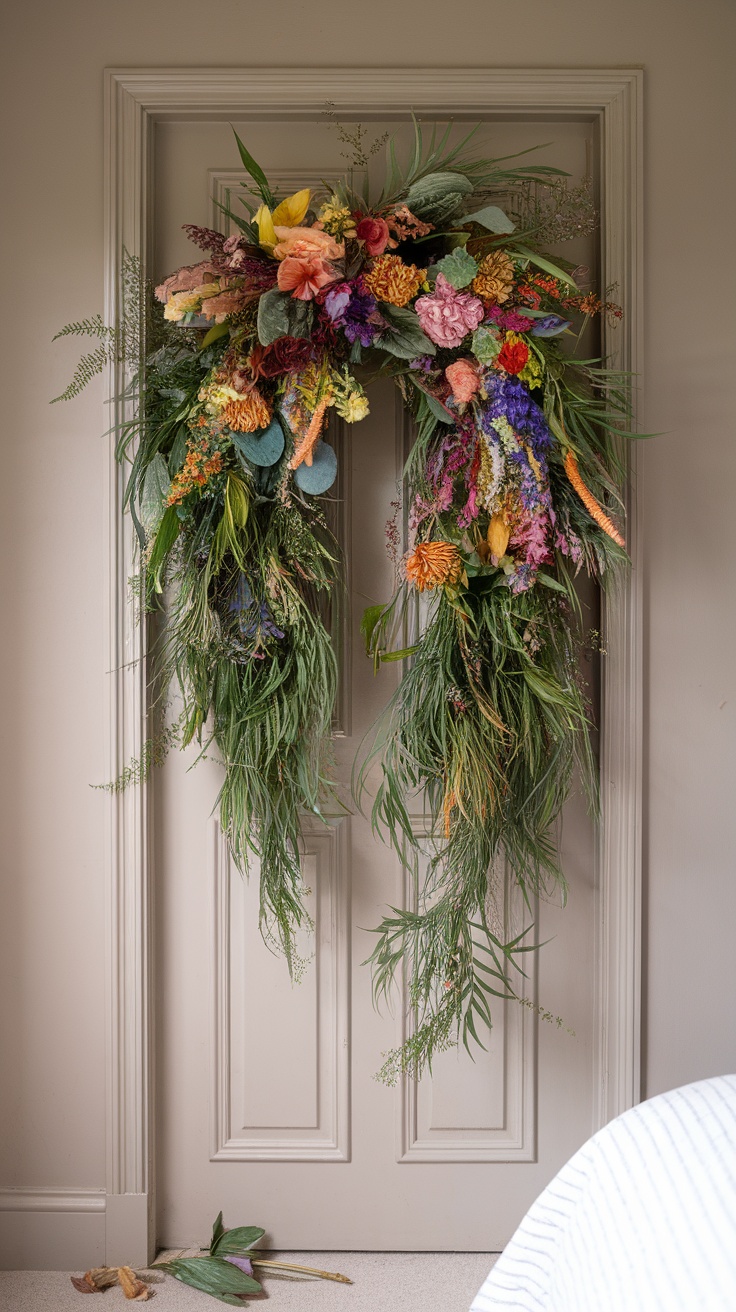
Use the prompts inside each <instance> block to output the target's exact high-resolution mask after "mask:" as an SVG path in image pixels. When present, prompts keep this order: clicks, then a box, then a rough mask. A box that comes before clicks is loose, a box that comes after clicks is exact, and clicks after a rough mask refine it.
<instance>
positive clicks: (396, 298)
mask: <svg viewBox="0 0 736 1312" xmlns="http://www.w3.org/2000/svg"><path fill="white" fill-rule="evenodd" d="M424 277H425V270H424V269H418V268H417V266H416V265H415V264H404V261H403V260H402V258H401V256H400V255H379V256H378V259H376V260H374V261H373V264H372V266H371V268H370V270H369V271H368V273H367V274H366V275H365V284H366V287H367V288H368V290H369V291H371V292H372V293H373V295H374V296H375V298H376V300H377V301H385V302H386V304H387V305H399V306H402V305H407V304H408V303H409V301H410V300H411V299H412V297H413V296H416V294H417V292H418V291H419V288H420V287H421V286H422V284H423V282H424Z"/></svg>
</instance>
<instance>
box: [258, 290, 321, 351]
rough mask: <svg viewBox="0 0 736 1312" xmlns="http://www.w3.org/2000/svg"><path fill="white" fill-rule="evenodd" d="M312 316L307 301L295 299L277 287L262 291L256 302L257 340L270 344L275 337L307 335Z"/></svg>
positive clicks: (312, 310) (266, 344)
mask: <svg viewBox="0 0 736 1312" xmlns="http://www.w3.org/2000/svg"><path fill="white" fill-rule="evenodd" d="M313 318H314V308H313V306H312V305H311V304H310V303H309V301H300V300H298V299H297V300H295V299H294V297H293V296H291V295H290V294H289V292H281V291H279V289H278V287H274V288H272V290H271V291H268V292H264V293H263V295H262V296H261V299H260V300H259V302H258V340H259V342H260V343H261V345H262V346H270V344H271V342H275V341H276V338H277V337H285V336H286V335H287V334H288V335H289V336H290V337H308V336H309V334H310V332H311V328H312V320H313Z"/></svg>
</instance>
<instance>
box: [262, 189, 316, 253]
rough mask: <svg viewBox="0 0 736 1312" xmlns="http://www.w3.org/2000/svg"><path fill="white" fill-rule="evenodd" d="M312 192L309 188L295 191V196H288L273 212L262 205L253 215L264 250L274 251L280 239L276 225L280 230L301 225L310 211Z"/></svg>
mask: <svg viewBox="0 0 736 1312" xmlns="http://www.w3.org/2000/svg"><path fill="white" fill-rule="evenodd" d="M311 197H312V192H311V190H310V188H309V187H305V188H304V190H303V191H295V192H294V195H293V196H287V197H286V200H282V201H281V202H280V204H278V205H277V206H276V209H275V210H274V211H273V213H272V212H271V210H270V209H269V208H268V206H267V205H261V206H259V208H258V209H257V210H256V212H255V214H254V215H253V222H254V223H255V224H256V225H257V227H258V243H259V245H260V246H262V247H263V248H264V250H267V251H272V250H273V248H274V246H275V245H276V242H277V241H278V238H277V236H276V231H275V228H276V225H277V224H278V226H279V227H280V228H297V227H298V226H299V224H300V223H301V221H302V219H303V218H304V215H305V214H306V212H307V210H308V209H309V202H310V200H311Z"/></svg>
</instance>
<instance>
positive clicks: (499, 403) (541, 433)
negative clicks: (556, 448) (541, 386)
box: [481, 370, 552, 459]
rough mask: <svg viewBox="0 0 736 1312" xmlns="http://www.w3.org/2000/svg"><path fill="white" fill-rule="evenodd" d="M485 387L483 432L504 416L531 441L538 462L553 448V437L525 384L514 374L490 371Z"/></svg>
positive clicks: (515, 430) (482, 414)
mask: <svg viewBox="0 0 736 1312" xmlns="http://www.w3.org/2000/svg"><path fill="white" fill-rule="evenodd" d="M485 386H486V391H487V392H488V403H487V404H486V405H485V406H483V409H482V411H481V426H482V428H483V431H484V433H490V432H491V426H492V425H491V421H492V420H493V419H500V418H502V417H503V418H505V419H507V420H508V422H509V423H510V425H511V427H512V428H513V429H514V432H516V433H519V434H521V435H522V436H524V437H528V438H531V444H532V450H533V452H534V455H535V456H536V457H537V459H539V457H540V455H541V454H542V453H543V452H545V451H547V450H549V448H550V447H551V445H552V434H551V433H550V431H549V428H548V426H547V421H546V419H545V417H544V412H543V411H542V410H541V409H540V407H539V406H538V405H537V404H536V402H535V401H532V398H531V397H530V395H529V392H528V391H527V389H526V387H525V386H524V384H523V383H522V382H520V381H519V379H518V378H516V377H514V376H512V375H509V374H505V375H501V374H497V373H495V372H494V371H492V370H489V371H488V373H486V375H485Z"/></svg>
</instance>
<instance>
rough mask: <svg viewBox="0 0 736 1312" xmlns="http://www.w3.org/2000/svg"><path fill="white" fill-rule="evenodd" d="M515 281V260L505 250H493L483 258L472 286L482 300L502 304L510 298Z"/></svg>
mask: <svg viewBox="0 0 736 1312" xmlns="http://www.w3.org/2000/svg"><path fill="white" fill-rule="evenodd" d="M513 282H514V264H513V260H511V259H510V258H509V256H508V255H507V254H506V252H505V251H491V252H490V254H488V255H486V256H484V257H483V259H482V260H481V262H480V266H479V268H478V272H477V274H476V275H475V277H474V279H473V281H472V283H471V286H472V288H473V291H474V292H475V294H476V296H480V297H481V299H482V300H484V301H490V302H491V303H492V304H494V305H501V304H502V303H503V302H504V301H507V300H508V299H509V296H510V295H511V288H512V286H513Z"/></svg>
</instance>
